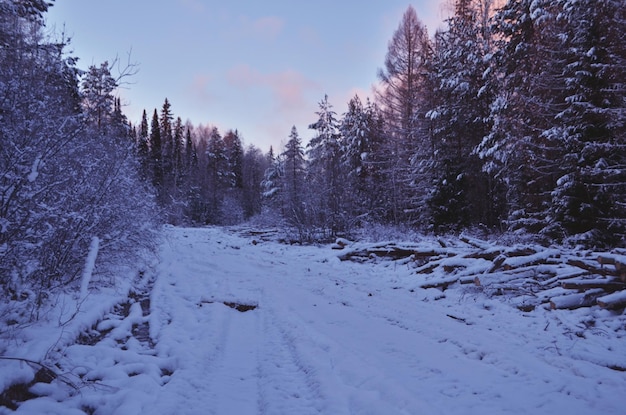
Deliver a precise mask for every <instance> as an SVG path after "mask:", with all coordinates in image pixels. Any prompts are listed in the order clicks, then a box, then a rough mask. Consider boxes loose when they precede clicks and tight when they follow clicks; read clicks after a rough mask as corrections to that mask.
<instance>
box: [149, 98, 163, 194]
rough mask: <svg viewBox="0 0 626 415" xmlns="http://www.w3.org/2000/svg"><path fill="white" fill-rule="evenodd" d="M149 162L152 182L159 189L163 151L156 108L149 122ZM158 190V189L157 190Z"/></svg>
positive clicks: (160, 185) (161, 180) (161, 176)
mask: <svg viewBox="0 0 626 415" xmlns="http://www.w3.org/2000/svg"><path fill="white" fill-rule="evenodd" d="M150 155H151V158H150V164H151V166H152V184H153V185H154V187H155V188H157V189H160V188H161V187H162V186H163V153H162V144H161V126H160V125H159V115H158V113H157V110H156V109H155V110H154V113H153V114H152V122H151V124H150ZM159 191H160V190H159Z"/></svg>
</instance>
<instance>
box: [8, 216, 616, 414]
mask: <svg viewBox="0 0 626 415" xmlns="http://www.w3.org/2000/svg"><path fill="white" fill-rule="evenodd" d="M165 232H166V236H165V242H164V243H163V245H162V248H161V253H160V258H159V261H158V264H156V265H155V270H154V272H150V273H147V274H146V275H144V277H143V279H141V280H140V281H139V282H136V283H135V285H136V289H135V291H136V293H135V294H134V295H132V296H131V298H130V300H128V299H126V296H125V295H124V294H123V293H124V292H125V291H124V289H123V287H122V288H119V287H118V289H117V290H109V291H107V290H104V289H102V290H100V291H99V292H98V293H93V294H92V295H91V296H90V301H91V303H90V304H92V305H91V306H90V312H89V313H86V312H81V313H79V315H78V316H77V317H76V318H75V319H73V320H72V321H71V322H69V323H67V324H65V325H64V326H63V327H62V328H58V327H56V328H47V329H46V328H44V327H38V326H33V327H30V328H24V329H23V330H22V332H21V333H20V334H19V335H17V334H16V335H14V337H13V339H12V340H11V341H6V339H5V340H3V342H4V344H3V345H2V353H3V355H4V356H13V357H23V358H29V359H31V360H36V361H45V362H52V361H54V362H55V366H54V369H55V371H56V372H57V373H59V374H61V375H60V376H59V377H58V378H57V379H56V380H54V381H53V382H51V383H43V382H40V383H37V384H35V385H34V386H33V387H32V388H31V391H32V392H33V393H34V394H35V395H38V396H39V397H36V398H33V399H31V400H28V401H26V402H24V403H22V404H21V405H20V406H19V408H18V409H17V411H16V413H24V414H38V413H48V414H84V413H93V414H98V415H109V414H120V415H122V414H123V415H133V414H164V415H165V414H167V415H169V414H446V415H448V414H481V415H484V414H529V413H532V414H551V415H552V414H568V415H573V414H596V413H598V414H600V413H601V414H606V415H608V414H624V413H625V411H626V397H625V396H626V395H624V392H625V391H626V372H624V371H620V370H613V369H610V368H608V367H607V366H613V367H615V368H626V348H625V345H626V338H625V335H626V327H625V326H624V321H625V320H624V316H623V315H621V312H612V311H607V310H601V309H599V308H598V307H597V306H596V307H593V308H585V309H580V310H573V311H569V310H556V311H549V310H545V309H544V308H537V309H535V310H533V311H530V312H521V311H520V310H518V309H517V308H515V307H513V306H512V305H511V304H508V303H506V302H505V301H501V300H499V299H489V298H487V297H486V296H485V295H484V293H482V292H480V291H478V290H476V289H475V288H473V287H469V286H466V285H453V286H451V287H449V288H448V289H447V290H446V291H445V292H442V291H440V290H438V289H427V290H425V289H419V288H417V289H415V288H414V287H415V286H416V284H415V279H416V278H419V277H418V276H417V275H416V274H415V273H414V272H413V269H412V268H411V266H409V265H408V264H405V265H401V264H400V263H399V262H393V261H380V262H376V263H369V262H368V263H364V264H359V263H354V262H348V261H344V262H342V261H339V259H338V258H337V256H338V255H339V254H340V253H341V251H335V250H331V249H330V247H328V246H323V247H301V246H288V245H281V244H278V243H276V242H271V241H262V240H261V239H259V238H256V237H254V236H250V235H248V234H244V233H243V232H238V231H237V230H235V229H230V230H224V229H219V228H208V229H178V228H169V229H166V231H165ZM116 302H118V303H120V304H119V305H118V307H116V308H113V307H112V306H113V304H116ZM125 302H126V303H127V304H124V303H125ZM83 306H84V307H86V305H83ZM238 309H239V310H238ZM98 310H100V311H98ZM92 324H94V327H93V329H92V330H88V331H87V332H85V330H86V329H87V328H88V327H89V326H91V325H92ZM57 326H58V325H57ZM46 330H48V331H46ZM81 331H82V332H84V333H83V335H82V336H81V337H80V341H78V342H76V337H77V336H78V334H79V333H80V332H81ZM26 340H28V342H26ZM26 346H28V347H26ZM36 369H37V368H36ZM32 373H33V368H32V367H31V366H29V365H27V364H24V363H20V362H17V361H0V389H3V388H4V387H5V386H6V385H8V384H10V383H12V382H14V381H15V380H16V379H21V380H22V381H29V380H30V379H31V378H32ZM4 413H13V412H12V411H11V410H9V409H8V408H3V407H0V414H4Z"/></svg>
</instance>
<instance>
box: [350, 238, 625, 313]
mask: <svg viewBox="0 0 626 415" xmlns="http://www.w3.org/2000/svg"><path fill="white" fill-rule="evenodd" d="M344 245H345V244H344ZM339 258H340V259H341V260H351V261H358V262H365V261H370V260H373V259H376V258H385V259H389V260H393V261H401V262H402V263H404V264H408V265H410V266H412V267H413V272H414V273H415V274H416V275H417V276H419V277H420V281H419V282H418V286H419V287H421V288H439V289H442V290H445V289H446V288H448V286H450V285H452V284H473V285H474V286H475V287H480V289H481V290H483V291H484V292H485V293H486V294H487V295H494V296H495V295H502V296H506V297H507V299H508V300H509V301H510V302H511V303H512V304H513V305H515V306H516V307H518V308H519V309H520V310H523V311H531V310H533V309H534V308H535V307H539V306H544V307H546V308H551V309H576V308H580V307H591V306H595V305H597V306H600V307H602V308H606V309H623V308H625V307H626V255H624V254H622V253H617V252H610V253H609V252H607V253H596V252H582V251H581V252H578V251H576V252H573V253H569V252H567V251H566V250H564V249H555V248H544V247H540V246H536V245H524V246H514V247H503V246H498V245H493V244H490V243H488V242H485V241H482V240H477V239H474V238H469V237H461V238H460V242H457V243H450V242H449V241H448V242H444V241H442V240H439V241H436V242H433V243H431V244H424V243H420V244H395V243H385V244H371V245H360V246H358V247H357V246H352V247H351V246H346V247H345V248H344V250H343V252H342V253H341V254H340V255H339Z"/></svg>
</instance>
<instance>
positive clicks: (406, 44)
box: [101, 0, 626, 247]
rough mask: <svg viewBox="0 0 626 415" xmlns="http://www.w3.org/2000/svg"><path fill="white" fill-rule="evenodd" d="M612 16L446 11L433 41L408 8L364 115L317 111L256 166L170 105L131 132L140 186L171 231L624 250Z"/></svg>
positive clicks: (620, 49) (536, 8)
mask: <svg viewBox="0 0 626 415" xmlns="http://www.w3.org/2000/svg"><path fill="white" fill-rule="evenodd" d="M622 6H623V3H622V2H619V1H602V2H600V3H597V4H596V2H581V1H557V2H555V1H530V0H529V1H510V2H508V3H507V4H505V5H504V6H503V7H502V8H499V9H495V8H494V3H493V2H492V1H489V0H458V1H456V2H455V3H454V7H455V9H454V15H453V16H452V17H451V18H450V19H449V20H448V21H447V25H448V28H447V30H445V31H438V32H437V33H434V34H433V35H432V36H431V35H430V34H429V33H428V32H427V29H426V27H424V26H423V24H422V23H421V22H420V20H419V18H418V16H417V15H416V12H415V10H414V9H413V8H412V7H409V8H408V9H407V11H406V13H405V14H404V17H403V19H402V21H401V22H400V24H399V26H398V29H397V30H396V32H395V33H394V36H393V38H392V39H391V40H390V41H389V47H388V53H387V57H386V59H385V62H384V63H383V65H382V69H380V70H379V79H380V86H379V88H378V90H377V91H376V97H375V99H374V100H373V101H370V100H369V99H368V100H367V101H366V102H363V101H362V100H361V99H360V98H359V97H358V96H355V97H354V98H353V99H351V100H350V102H349V103H347V110H346V111H345V112H343V113H339V112H337V110H336V109H335V108H336V107H335V106H334V105H333V104H331V102H330V98H329V97H328V96H325V97H323V98H322V99H321V101H320V102H319V110H318V111H317V113H316V114H312V118H311V124H310V127H309V128H310V129H312V130H314V138H313V139H312V140H311V141H310V142H309V143H307V144H304V143H303V142H302V140H301V138H300V133H299V132H298V131H297V130H296V129H295V127H294V128H293V129H292V130H291V132H289V135H288V137H287V140H288V141H287V143H286V145H285V148H283V149H270V151H269V153H267V154H262V152H261V151H260V150H259V149H257V148H255V147H254V146H249V147H247V148H243V145H242V138H241V136H240V134H239V133H238V131H237V130H234V131H233V130H229V131H226V132H225V133H223V135H222V133H220V132H219V131H218V130H217V129H216V128H211V127H206V126H198V127H194V126H193V125H184V124H183V123H182V121H181V118H176V119H175V116H174V115H173V113H172V106H171V104H170V103H169V102H168V101H167V99H166V100H165V102H164V104H163V106H162V107H161V110H160V112H158V111H156V110H155V111H154V113H153V114H152V116H151V117H150V115H149V113H144V115H143V118H142V120H141V123H140V124H139V125H138V126H133V127H132V128H131V129H130V136H131V141H134V142H135V143H136V149H137V150H136V154H137V156H138V159H139V163H140V164H141V177H142V178H143V181H144V182H147V183H151V184H152V187H153V189H154V191H155V194H156V201H157V205H158V207H159V209H160V210H161V212H162V213H163V215H164V216H163V219H164V220H166V221H168V222H170V223H175V224H177V223H189V224H198V225H203V224H231V223H236V222H240V221H242V220H246V219H249V218H251V217H253V216H255V215H259V214H264V215H270V216H273V217H280V218H282V219H284V220H285V223H286V224H287V225H288V226H291V227H293V228H294V229H297V232H298V235H299V238H301V239H319V238H325V237H330V236H337V235H345V234H350V232H351V231H353V230H354V229H355V228H358V227H362V226H364V225H366V224H371V223H378V224H393V225H402V226H406V227H408V228H412V229H419V230H421V231H424V232H434V233H445V232H456V231H459V230H465V229H481V230H483V232H485V231H486V232H498V233H501V232H511V233H515V234H520V235H524V237H527V238H532V239H535V240H537V241H540V242H542V243H545V244H549V243H554V242H557V243H565V244H571V245H584V246H604V247H607V246H615V245H622V244H623V237H624V231H625V228H624V225H625V222H624V219H625V218H626V215H625V210H624V209H625V208H626V207H625V202H626V200H625V199H624V195H625V194H626V188H625V187H624V186H625V181H626V176H624V174H625V173H624V172H625V170H624V167H625V162H626V160H625V157H626V151H625V149H624V144H625V143H624V131H625V129H624V128H625V124H624V117H625V116H624V106H625V104H626V103H625V101H624V83H623V80H624V76H625V73H624V71H625V70H626V65H625V62H624V58H625V56H626V55H625V52H624V46H623V42H622V41H621V34H622V33H624V31H623V29H624V11H623V10H622V9H623V7H622ZM372 69H373V70H374V68H372ZM105 70H106V68H101V71H105ZM110 107H111V108H114V107H113V106H112V105H110Z"/></svg>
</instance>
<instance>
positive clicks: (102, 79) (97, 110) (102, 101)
mask: <svg viewBox="0 0 626 415" xmlns="http://www.w3.org/2000/svg"><path fill="white" fill-rule="evenodd" d="M116 88H117V82H116V80H115V79H114V78H113V76H111V70H110V67H109V63H108V62H103V63H102V64H101V65H100V66H99V67H97V66H95V65H91V66H90V67H89V69H88V70H87V73H86V74H85V76H84V77H83V81H82V93H83V99H82V103H83V108H84V109H83V111H84V113H85V116H86V117H87V120H88V121H89V122H91V123H93V124H95V125H96V126H97V127H98V128H99V129H102V128H103V127H104V126H105V125H108V124H110V120H109V119H107V117H111V116H112V114H113V106H114V102H115V97H114V96H113V91H115V89H116Z"/></svg>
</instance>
